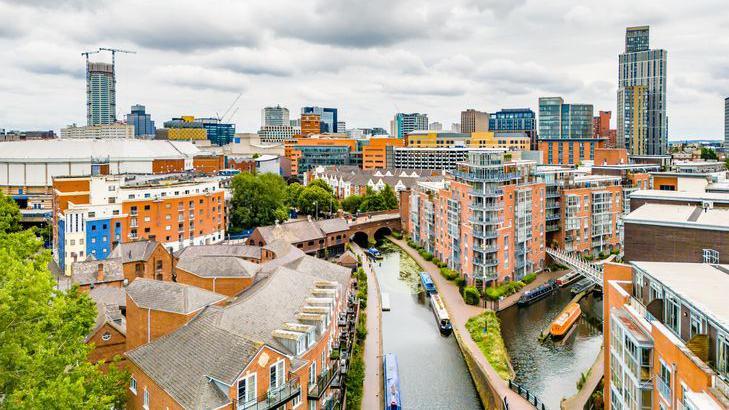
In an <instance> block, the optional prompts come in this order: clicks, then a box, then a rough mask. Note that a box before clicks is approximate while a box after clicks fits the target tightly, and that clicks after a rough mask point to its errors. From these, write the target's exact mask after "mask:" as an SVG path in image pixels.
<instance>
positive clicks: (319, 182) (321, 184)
mask: <svg viewBox="0 0 729 410" xmlns="http://www.w3.org/2000/svg"><path fill="white" fill-rule="evenodd" d="M306 186H307V187H310V186H318V187H320V188H322V189H324V190H325V191H327V192H329V193H330V194H334V190H333V189H332V187H331V186H329V184H327V183H326V181H324V180H323V179H320V178H317V179H315V180H313V181H311V182H309V183H308V184H307V185H306Z"/></svg>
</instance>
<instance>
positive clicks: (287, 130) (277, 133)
mask: <svg viewBox="0 0 729 410" xmlns="http://www.w3.org/2000/svg"><path fill="white" fill-rule="evenodd" d="M300 133H302V132H301V129H299V128H295V127H292V126H290V125H265V126H263V127H261V129H260V130H258V135H259V136H260V140H261V141H260V142H262V143H266V144H276V143H282V142H284V141H287V140H290V139H291V138H293V137H294V135H296V134H300Z"/></svg>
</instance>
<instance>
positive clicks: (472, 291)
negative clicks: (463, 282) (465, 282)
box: [463, 286, 481, 305]
mask: <svg viewBox="0 0 729 410" xmlns="http://www.w3.org/2000/svg"><path fill="white" fill-rule="evenodd" d="M480 298H481V295H480V294H479V293H478V289H476V287H475V286H466V287H465V288H463V301H464V302H466V304H469V305H478V300H479V299H480Z"/></svg>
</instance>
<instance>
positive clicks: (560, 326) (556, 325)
mask: <svg viewBox="0 0 729 410" xmlns="http://www.w3.org/2000/svg"><path fill="white" fill-rule="evenodd" d="M581 314H582V309H581V308H580V304H579V303H575V302H572V303H570V304H569V305H567V307H566V308H565V309H564V310H563V311H562V313H560V314H559V316H557V318H556V319H554V321H552V325H551V326H550V327H549V333H551V334H552V336H554V337H562V336H564V335H565V334H566V333H567V331H568V330H570V328H571V327H572V325H573V324H575V322H576V321H577V319H578V318H579V317H580V315H581Z"/></svg>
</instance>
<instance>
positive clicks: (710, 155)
mask: <svg viewBox="0 0 729 410" xmlns="http://www.w3.org/2000/svg"><path fill="white" fill-rule="evenodd" d="M701 159H709V160H711V159H713V160H716V159H719V157H718V156H716V151H714V150H713V149H711V148H701Z"/></svg>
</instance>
